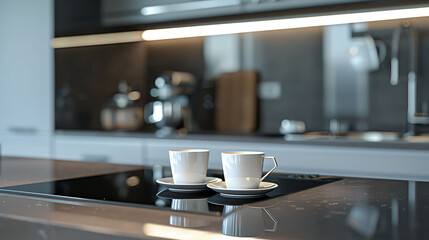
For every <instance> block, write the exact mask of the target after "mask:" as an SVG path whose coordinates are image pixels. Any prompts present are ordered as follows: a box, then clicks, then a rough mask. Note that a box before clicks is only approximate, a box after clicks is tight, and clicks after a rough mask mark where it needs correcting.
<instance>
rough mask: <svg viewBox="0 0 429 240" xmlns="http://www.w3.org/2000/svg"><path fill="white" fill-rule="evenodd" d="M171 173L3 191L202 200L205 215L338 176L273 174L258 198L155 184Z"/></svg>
mask: <svg viewBox="0 0 429 240" xmlns="http://www.w3.org/2000/svg"><path fill="white" fill-rule="evenodd" d="M207 175H208V176H213V177H220V178H222V179H223V175H222V172H221V171H210V170H209V172H208V174H207ZM169 176H171V172H170V169H169V168H166V167H144V168H142V169H139V170H133V171H127V172H118V173H112V174H105V175H97V176H90V177H82V178H73V179H67V180H58V181H50V182H40V183H33V184H25V185H16V186H10V187H2V188H0V192H7V193H15V194H22V195H29V196H36V197H37V196H38V197H49V198H55V199H65V200H74V201H82V202H93V203H106V204H115V205H124V206H133V207H146V208H156V209H168V210H177V211H186V212H195V213H202V212H201V211H198V208H190V209H184V208H182V209H181V208H180V207H178V206H183V203H184V202H191V203H195V202H201V201H203V202H206V203H207V204H208V210H205V211H204V214H215V215H222V211H223V208H224V206H227V205H233V206H237V205H243V204H248V203H254V202H258V201H263V200H268V199H272V198H275V197H278V196H282V195H286V194H291V193H294V192H297V191H302V190H305V189H309V188H313V187H317V186H320V185H323V184H326V183H330V182H333V181H336V180H338V179H339V178H333V177H320V176H317V175H296V174H271V175H270V176H269V177H268V178H266V180H265V181H268V182H274V183H277V184H278V185H279V187H278V188H277V189H275V190H273V191H271V192H269V193H267V194H266V195H265V196H263V197H261V198H257V199H232V198H226V197H222V196H220V195H219V194H217V193H216V192H214V191H212V190H209V189H208V190H207V191H204V192H200V193H176V192H171V191H169V190H168V189H167V188H166V187H165V186H162V185H159V184H157V183H156V179H159V178H164V177H169ZM187 204H190V203H187Z"/></svg>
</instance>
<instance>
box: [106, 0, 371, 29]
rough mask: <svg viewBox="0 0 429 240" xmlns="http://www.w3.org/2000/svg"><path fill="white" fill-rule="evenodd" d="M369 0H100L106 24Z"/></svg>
mask: <svg viewBox="0 0 429 240" xmlns="http://www.w3.org/2000/svg"><path fill="white" fill-rule="evenodd" d="M367 1H368V0H311V1H302V0H196V1H191V0H163V1H159V0H137V1H136V0H126V1H116V0H101V19H102V23H103V25H105V26H119V25H132V24H152V23H162V22H176V21H183V20H192V19H206V18H216V17H225V16H234V15H245V14H253V13H261V12H271V11H278V10H288V9H300V8H308V7H320V6H329V5H334V4H347V3H353V2H367Z"/></svg>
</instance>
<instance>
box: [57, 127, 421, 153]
mask: <svg viewBox="0 0 429 240" xmlns="http://www.w3.org/2000/svg"><path fill="white" fill-rule="evenodd" d="M55 134H56V135H58V136H93V137H126V138H143V139H151V138H156V139H184V140H208V141H228V142H249V143H252V142H254V143H266V144H270V143H272V144H298V145H310V146H311V145H313V146H314V145H317V146H339V147H360V148H362V147H364V148H365V147H366V148H393V149H408V150H429V136H424V137H423V140H421V139H422V138H419V137H416V138H415V141H405V140H402V139H397V140H385V141H366V140H362V139H357V138H353V137H329V136H326V137H321V138H312V137H309V138H305V137H304V138H301V137H300V136H295V137H293V138H292V139H291V140H285V138H284V137H283V136H262V135H257V134H242V135H227V134H194V133H192V134H184V135H179V134H173V135H167V136H163V137H159V136H156V135H155V134H154V133H143V132H121V131H75V130H57V131H56V132H55ZM426 138H427V139H426Z"/></svg>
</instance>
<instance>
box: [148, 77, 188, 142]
mask: <svg viewBox="0 0 429 240" xmlns="http://www.w3.org/2000/svg"><path fill="white" fill-rule="evenodd" d="M195 87H196V79H195V77H194V75H192V74H191V73H187V72H176V71H167V72H164V73H163V74H161V75H160V76H158V77H157V78H156V79H155V87H154V88H152V89H151V90H150V95H151V96H152V97H154V98H156V100H155V101H153V102H149V103H148V104H146V105H145V108H144V116H145V121H146V122H147V123H149V124H155V125H156V126H157V127H158V130H157V131H156V135H158V136H165V135H169V134H172V133H173V132H178V133H187V132H189V131H191V130H192V128H193V116H192V108H191V104H190V98H191V96H192V95H193V93H194V92H195Z"/></svg>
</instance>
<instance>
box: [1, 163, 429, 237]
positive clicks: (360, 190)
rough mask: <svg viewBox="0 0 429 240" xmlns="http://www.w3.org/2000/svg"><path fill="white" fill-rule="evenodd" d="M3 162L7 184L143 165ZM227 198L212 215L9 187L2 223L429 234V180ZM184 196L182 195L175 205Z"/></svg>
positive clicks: (36, 233) (98, 230) (110, 231)
mask: <svg viewBox="0 0 429 240" xmlns="http://www.w3.org/2000/svg"><path fill="white" fill-rule="evenodd" d="M0 167H1V169H0V183H1V184H2V186H6V185H13V184H20V183H27V182H31V181H44V180H54V179H65V178H70V177H74V176H83V175H86V176H90V175H97V174H104V173H106V172H112V171H115V169H116V170H117V171H126V170H130V168H131V169H138V168H141V167H132V166H123V165H109V164H96V163H78V162H65V161H50V160H38V159H18V158H6V157H3V158H2V159H1V162H0ZM20 179H22V180H20ZM225 203H226V205H225V206H224V210H223V211H224V212H223V214H221V215H214V216H212V215H204V214H193V213H186V212H177V211H169V210H155V209H146V208H135V207H127V206H116V205H108V204H101V203H88V202H78V201H67V200H55V199H50V198H40V197H29V196H22V195H14V194H4V193H2V194H0V226H1V227H0V229H1V231H2V237H5V239H77V237H79V239H83V238H85V239H239V238H237V237H235V236H242V237H252V236H253V237H255V238H256V239H427V238H428V237H429V229H428V227H427V226H428V224H429V183H421V182H406V181H386V180H367V179H351V178H350V179H343V180H340V181H336V182H333V183H329V184H326V185H322V186H320V187H316V188H312V189H308V190H304V191H301V192H297V193H294V194H290V195H285V196H281V197H277V198H274V199H269V200H266V201H261V202H256V203H251V204H247V205H242V206H241V205H235V204H234V202H233V201H231V202H225ZM183 204H184V201H180V199H177V200H176V202H175V204H174V206H183ZM203 205H204V201H197V202H195V201H194V202H192V203H190V204H188V206H194V207H200V206H203Z"/></svg>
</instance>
